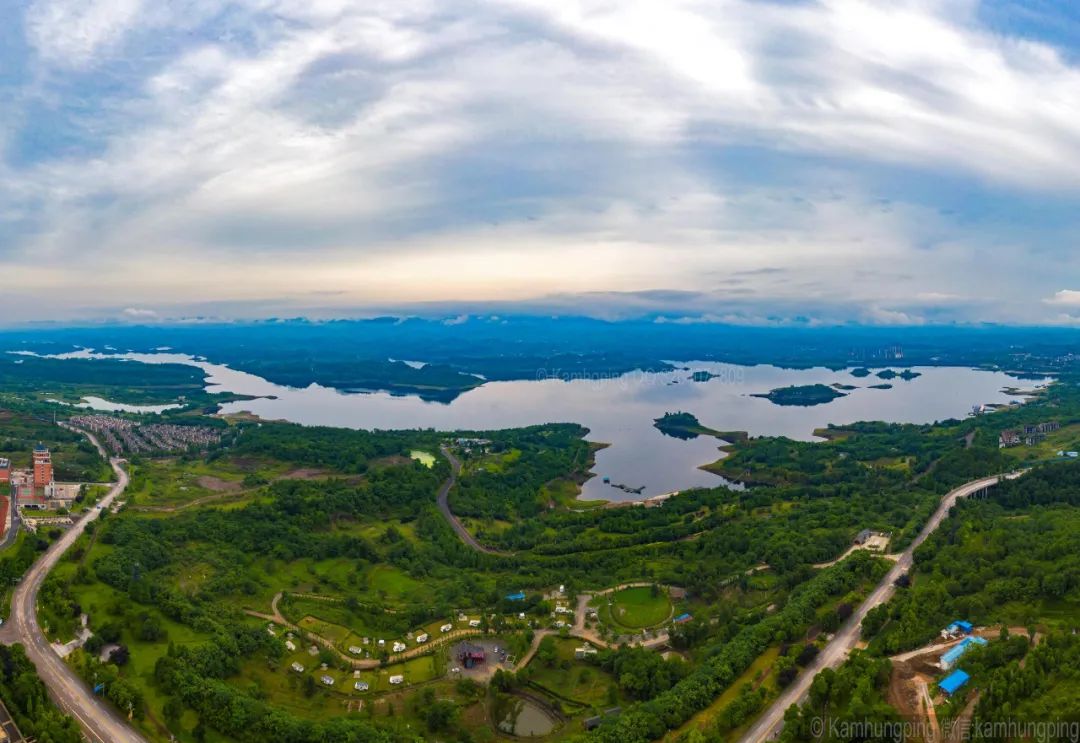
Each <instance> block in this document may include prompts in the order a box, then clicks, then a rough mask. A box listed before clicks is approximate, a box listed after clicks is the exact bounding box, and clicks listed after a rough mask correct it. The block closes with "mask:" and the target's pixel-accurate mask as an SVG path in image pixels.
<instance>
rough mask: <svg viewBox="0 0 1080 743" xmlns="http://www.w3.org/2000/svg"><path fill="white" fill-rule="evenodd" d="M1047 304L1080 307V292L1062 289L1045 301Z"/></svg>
mask: <svg viewBox="0 0 1080 743" xmlns="http://www.w3.org/2000/svg"><path fill="white" fill-rule="evenodd" d="M1044 301H1045V302H1046V303H1047V304H1058V305H1066V306H1069V307H1080V291H1077V290H1075V289H1062V290H1061V291H1059V292H1056V293H1055V294H1054V296H1052V297H1049V298H1048V299H1046V300H1044Z"/></svg>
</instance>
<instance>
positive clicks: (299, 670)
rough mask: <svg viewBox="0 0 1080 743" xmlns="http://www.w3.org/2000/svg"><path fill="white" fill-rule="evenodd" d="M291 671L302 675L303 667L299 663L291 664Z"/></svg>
mask: <svg viewBox="0 0 1080 743" xmlns="http://www.w3.org/2000/svg"><path fill="white" fill-rule="evenodd" d="M292 669H293V670H294V671H296V672H297V673H303V672H304V667H303V666H302V665H300V664H299V663H293V664H292Z"/></svg>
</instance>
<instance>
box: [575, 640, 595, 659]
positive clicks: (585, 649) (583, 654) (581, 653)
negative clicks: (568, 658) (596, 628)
mask: <svg viewBox="0 0 1080 743" xmlns="http://www.w3.org/2000/svg"><path fill="white" fill-rule="evenodd" d="M596 652H597V651H596V648H594V647H593V646H592V645H590V644H589V643H585V644H584V645H582V646H581V647H579V648H574V657H575V658H577V659H578V660H584V659H585V658H588V657H591V656H593V655H596Z"/></svg>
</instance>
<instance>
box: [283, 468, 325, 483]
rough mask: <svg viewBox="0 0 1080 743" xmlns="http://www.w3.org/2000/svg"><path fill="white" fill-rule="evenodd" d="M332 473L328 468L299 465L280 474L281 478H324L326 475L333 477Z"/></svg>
mask: <svg viewBox="0 0 1080 743" xmlns="http://www.w3.org/2000/svg"><path fill="white" fill-rule="evenodd" d="M333 476H334V473H333V472H330V471H328V470H321V469H318V468H315V467H299V468H297V469H295V470H289V471H288V472H286V473H284V474H282V475H281V477H280V478H278V479H281V480H325V479H326V478H328V477H333Z"/></svg>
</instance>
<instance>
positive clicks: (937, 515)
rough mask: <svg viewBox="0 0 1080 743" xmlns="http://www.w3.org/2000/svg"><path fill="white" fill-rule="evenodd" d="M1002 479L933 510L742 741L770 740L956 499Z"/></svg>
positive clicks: (970, 486) (968, 488) (845, 650)
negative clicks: (788, 713) (907, 545)
mask: <svg viewBox="0 0 1080 743" xmlns="http://www.w3.org/2000/svg"><path fill="white" fill-rule="evenodd" d="M1021 474H1022V473H1019V472H1014V473H1011V474H1009V475H1006V477H1008V478H1009V479H1013V478H1016V477H1019V476H1020V475H1021ZM999 479H1000V476H998V475H995V476H993V477H984V478H982V479H980V480H973V481H972V482H969V483H967V484H965V485H961V486H960V487H958V488H956V489H955V490H952V491H950V492H949V493H947V494H946V495H945V497H944V498H942V499H941V503H940V504H939V505H938V507H937V510H936V511H934V515H933V516H931V517H930V520H929V521H927V522H926V525H925V526H924V527H923V529H922V531H921V532H919V536H917V537H916V538H915V539H914V540H913V541H912V543H911V546H909V547H908V548H907V549H906V550H904V551H903V552H902V553H900V557H899V558H898V559H897V561H896V564H895V565H894V566H893V567H892V569H891V570H889V572H888V573H887V574H886V575H885V577H884V578H883V579H882V580H881V583H879V584H878V586H877V588H875V589H874V591H873V593H871V594H870V595H869V596H868V597H867V599H866V600H865V601H863V603H862V604H861V605H860V606H859V608H858V609H857V610H856V611H855V612H854V613H853V614H852V615H851V618H850V619H848V621H847V622H846V623H844V626H843V627H841V628H840V630H839V631H838V632H837V633H836V635H834V636H833V639H832V640H830V641H829V643H828V644H827V645H826V646H825V648H824V649H823V650H822V651H821V653H819V654H818V656H817V658H815V659H814V661H813V662H812V663H811V664H810V665H808V666H807V667H806V668H805V669H803V672H802V673H800V674H799V676H798V677H797V678H796V679H795V681H793V682H792V683H791V685H790V686H789V687H787V688H786V689H785V690H784V691H783V693H782V694H781V695H780V696H779V697H778V698H777V699H776V701H775V702H773V703H772V706H770V707H769V709H768V710H766V711H765V714H763V715H762V716H761V717H760V718H759V719H758V721H757V722H756V723H754V726H753V727H751V728H750V729H749V730H748V731H747V732H746V735H744V736H743V737H742V740H741V743H762V741H766V740H769V739H770V738H772V737H773V736H774V735H775V734H776V733H777V732H779V730H780V727H781V726H782V724H783V722H784V712H786V711H787V708H788V707H790V706H791V705H793V704H795V703H797V702H799V701H801V700H802V699H803V698H804V697H805V696H806V694H807V692H808V691H809V690H810V684H811V683H813V681H814V676H816V675H817V674H818V672H820V671H822V670H824V669H826V668H836V667H837V666H839V665H840V664H841V663H843V662H844V660H845V659H846V658H847V656H848V654H849V653H850V652H851V650H852V648H854V647H855V643H857V642H858V641H859V627H860V625H862V620H863V618H865V617H866V614H867V612H869V611H870V610H871V609H873V608H874V607H875V606H879V605H881V604H883V603H885V602H886V601H888V600H889V599H890V598H892V595H893V592H894V591H895V590H896V587H895V586H894V585H893V583H894V582H895V581H896V579H897V578H899V577H900V576H901V575H903V574H904V573H906V572H907V571H908V570H910V569H911V565H912V562H913V559H912V555H913V554H914V552H915V550H916V549H917V548H918V546H919V545H920V544H922V543H923V542H924V541H926V538H927V537H929V536H930V535H931V534H933V533H934V531H935V530H936V529H937V528H938V527H939V526H941V523H942V522H943V521H944V520H945V517H946V516H948V515H949V510H950V509H951V508H952V507H953V506H954V505H956V501H957V500H959V499H960V498H966V497H967V496H969V495H971V494H972V493H975V492H978V491H979V490H982V489H984V488H987V487H991V486H993V485H996V484H997V483H998V481H999Z"/></svg>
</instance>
